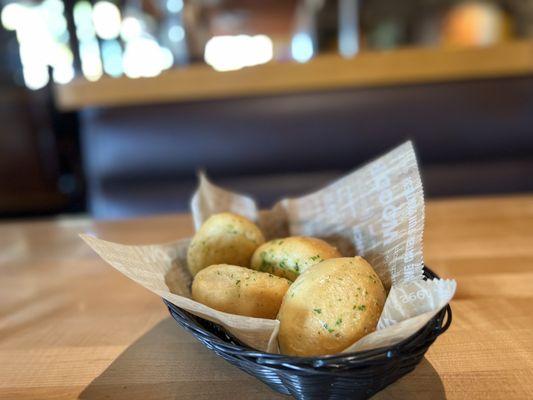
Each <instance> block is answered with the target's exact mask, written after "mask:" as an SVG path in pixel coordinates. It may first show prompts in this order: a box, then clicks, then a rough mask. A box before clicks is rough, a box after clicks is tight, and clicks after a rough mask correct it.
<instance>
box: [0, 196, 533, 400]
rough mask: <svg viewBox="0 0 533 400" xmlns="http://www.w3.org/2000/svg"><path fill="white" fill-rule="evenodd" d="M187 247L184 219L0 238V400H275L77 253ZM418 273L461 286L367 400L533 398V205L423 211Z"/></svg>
mask: <svg viewBox="0 0 533 400" xmlns="http://www.w3.org/2000/svg"><path fill="white" fill-rule="evenodd" d="M79 232H93V233H96V234H98V235H100V236H102V237H104V238H107V239H109V240H114V241H120V242H124V243H150V242H152V243H155V242H164V241H170V240H173V239H176V238H180V237H183V236H187V235H190V233H191V232H192V224H191V220H190V217H189V216H187V215H173V216H162V217H154V218H149V219H142V220H131V221H120V222H94V221H91V220H88V219H58V220H54V221H41V222H37V221H30V222H17V223H9V224H3V225H0V249H1V252H0V398H1V399H73V398H81V399H195V400H200V399H237V398H243V399H268V398H284V397H285V396H281V395H278V394H275V393H274V392H272V391H271V390H270V389H269V388H268V387H266V386H265V385H263V384H262V383H260V382H259V381H256V380H255V379H254V378H252V377H250V376H248V375H246V374H245V373H243V372H241V371H240V370H238V369H237V368H235V367H233V366H231V365H229V364H227V363H226V362H225V361H223V360H222V359H220V358H218V357H217V356H215V355H214V354H213V353H211V352H210V351H209V350H207V349H205V348H204V347H203V346H202V345H201V344H199V343H198V342H197V341H196V340H195V339H193V338H192V337H191V336H190V335H189V334H187V333H185V332H184V331H183V330H181V329H180V328H179V327H177V326H176V325H175V323H174V322H173V320H171V319H170V317H169V316H168V313H167V311H166V309H165V307H164V305H163V303H162V302H161V300H160V299H159V298H157V297H156V296H154V295H153V294H151V293H149V292H148V291H146V290H145V289H143V288H141V287H140V286H138V285H136V284H135V283H133V282H131V281H130V280H128V279H127V278H125V277H124V276H122V275H120V274H119V273H118V272H116V271H115V270H113V269H112V268H111V267H109V266H107V265H106V264H105V263H104V262H103V261H101V260H100V259H99V258H98V257H97V256H96V255H95V254H94V253H92V252H91V250H90V249H89V248H88V247H87V246H86V245H85V244H84V243H82V241H81V240H80V239H78V237H77V234H78V233H79ZM424 252H425V259H426V263H427V264H428V265H430V266H431V267H432V268H433V269H434V270H435V271H436V272H437V273H439V274H440V275H441V276H443V277H454V278H456V279H457V280H458V285H459V287H458V293H457V295H456V297H455V299H454V301H453V302H452V309H453V313H454V320H453V324H452V326H451V328H450V329H449V331H448V332H447V333H446V334H444V335H443V336H442V337H440V338H439V339H438V340H437V341H436V342H435V344H434V345H433V346H432V347H431V348H430V350H429V352H428V353H427V355H426V358H425V360H424V361H423V362H422V363H421V364H420V366H419V367H417V369H416V370H415V371H414V372H413V373H411V374H409V375H408V376H406V377H404V378H402V379H401V380H400V381H398V382H397V383H395V384H393V385H391V386H390V387H388V388H387V389H385V390H384V391H382V392H380V393H379V394H378V395H376V396H375V398H377V399H427V398H431V399H439V398H440V399H444V398H448V399H468V400H474V399H531V398H533V311H532V309H533V305H532V304H533V303H532V302H533V196H511V197H499V198H471V199H461V200H453V199H451V200H439V201H431V202H429V204H428V205H427V223H426V233H425V245H424Z"/></svg>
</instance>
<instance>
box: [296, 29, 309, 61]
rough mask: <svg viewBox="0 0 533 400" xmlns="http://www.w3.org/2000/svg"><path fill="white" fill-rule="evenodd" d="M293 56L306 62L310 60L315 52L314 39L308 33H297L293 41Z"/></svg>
mask: <svg viewBox="0 0 533 400" xmlns="http://www.w3.org/2000/svg"><path fill="white" fill-rule="evenodd" d="M291 54H292V58H294V59H295V60H296V61H298V62H301V63H305V62H307V61H309V60H310V59H311V58H312V57H313V54H314V50H313V40H312V39H311V36H309V35H308V34H307V33H303V32H300V33H297V34H296V35H294V37H293V38H292V41H291Z"/></svg>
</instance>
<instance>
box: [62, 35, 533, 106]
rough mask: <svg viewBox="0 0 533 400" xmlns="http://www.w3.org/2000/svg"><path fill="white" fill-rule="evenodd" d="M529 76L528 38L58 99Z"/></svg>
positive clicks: (144, 98) (87, 85) (136, 99)
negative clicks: (483, 45) (497, 43)
mask: <svg viewBox="0 0 533 400" xmlns="http://www.w3.org/2000/svg"><path fill="white" fill-rule="evenodd" d="M532 74H533V41H531V40H525V41H514V42H506V43H502V44H499V45H494V46H489V47H471V48H406V49H399V50H390V51H367V52H361V53H360V54H358V55H357V57H354V58H351V59H344V58H342V57H340V56H339V55H337V54H324V55H319V56H317V57H316V58H314V59H313V60H311V61H310V62H308V63H306V64H299V63H296V62H272V63H268V64H264V65H260V66H256V67H251V68H244V69H242V70H239V71H230V72H217V71H215V70H213V69H212V68H211V67H209V66H207V65H204V64H196V65H190V66H187V67H184V68H178V69H172V70H169V71H166V72H164V73H163V74H161V75H159V76H157V77H154V78H141V79H130V78H127V77H121V78H111V77H103V78H101V79H99V80H98V81H96V82H89V81H87V80H85V79H83V78H78V79H75V80H74V81H72V82H70V83H68V84H66V85H56V86H55V98H56V104H57V106H58V107H59V108H60V109H62V110H75V109H80V108H84V107H114V106H125V105H133V104H151V103H165V102H178V101H191V100H205V99H220V98H231V97H242V96H260V95H271V94H279V93H291V92H302V91H316V90H334V89H346V88H356V87H372V86H391V85H406V84H408V85H409V84H420V83H430V82H449V81H458V80H465V79H487V78H502V77H513V76H528V75H529V76H530V75H532Z"/></svg>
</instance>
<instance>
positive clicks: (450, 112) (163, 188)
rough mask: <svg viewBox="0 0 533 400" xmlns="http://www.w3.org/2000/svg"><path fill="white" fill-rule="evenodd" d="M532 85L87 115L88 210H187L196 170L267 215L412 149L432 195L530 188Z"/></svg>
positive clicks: (476, 85)
mask: <svg viewBox="0 0 533 400" xmlns="http://www.w3.org/2000/svg"><path fill="white" fill-rule="evenodd" d="M532 111H533V79H532V78H515V79H505V80H486V81H471V82H457V83H448V84H433V85H421V86H406V87H390V88H373V89H357V90H344V91H330V92H316V93H302V94H290V95H276V96H267V97H256V98H242V99H228V100H217V101H201V102H189V103H176V104H160V105H154V104H152V105H144V106H130V107H119V108H106V109H90V110H85V111H83V112H82V131H83V132H82V135H83V152H84V157H85V170H86V176H87V183H88V193H89V204H90V209H91V212H92V213H93V215H94V216H96V217H98V218H122V217H130V216H136V215H145V214H153V213H166V212H173V211H183V210H186V209H187V208H188V202H189V199H190V196H191V194H192V191H193V190H194V187H195V184H196V181H195V173H196V171H197V170H198V169H199V168H203V169H204V170H206V171H207V173H208V175H209V176H210V177H211V178H212V179H213V180H214V181H215V182H216V183H218V184H220V185H223V186H227V187H230V188H233V189H236V190H239V191H242V192H247V193H251V194H253V195H255V196H256V197H257V198H258V199H259V201H260V203H261V204H262V205H263V206H268V205H270V204H272V203H273V202H274V201H276V200H277V199H279V198H281V197H283V196H295V195H299V194H303V193H306V192H309V191H311V190H314V189H316V188H318V187H320V186H322V185H324V184H326V183H327V182H329V181H330V180H332V179H334V178H335V177H336V176H338V175H339V174H341V173H343V172H346V171H348V170H351V169H353V168H355V167H357V166H358V165H360V164H361V163H363V162H365V161H368V160H370V159H372V158H374V157H376V156H378V155H379V154H381V153H383V152H385V151H387V150H389V149H390V148H392V147H393V146H396V145H398V144H400V143H401V142H403V141H405V140H406V139H411V140H413V141H414V143H415V146H416V148H417V151H418V154H419V157H420V161H421V164H422V168H423V177H424V185H425V189H426V193H427V195H428V196H455V195H465V194H488V193H502V192H519V191H531V190H533V178H532V176H533V128H532V127H533V112H532Z"/></svg>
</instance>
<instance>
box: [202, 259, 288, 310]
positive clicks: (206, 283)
mask: <svg viewBox="0 0 533 400" xmlns="http://www.w3.org/2000/svg"><path fill="white" fill-rule="evenodd" d="M289 285H290V282H289V281H288V280H286V279H283V278H279V277H277V276H274V275H272V274H268V273H265V272H258V271H254V270H251V269H249V268H243V267H239V266H236V265H226V264H220V265H211V266H210V267H207V268H204V269H202V270H201V271H200V272H198V273H197V274H196V276H195V277H194V281H193V284H192V298H193V299H194V300H195V301H198V302H200V303H202V304H205V305H206V306H209V307H211V308H214V309H215V310H219V311H224V312H227V313H230V314H238V315H246V316H248V317H256V318H268V319H275V318H276V315H277V313H278V310H279V307H280V305H281V301H282V300H283V296H284V295H285V292H286V291H287V289H288V288H289Z"/></svg>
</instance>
